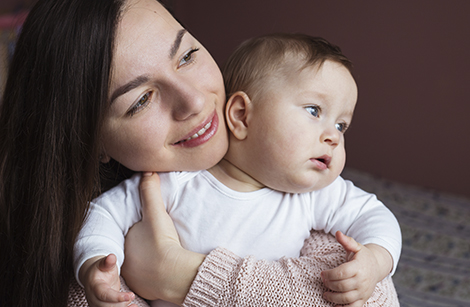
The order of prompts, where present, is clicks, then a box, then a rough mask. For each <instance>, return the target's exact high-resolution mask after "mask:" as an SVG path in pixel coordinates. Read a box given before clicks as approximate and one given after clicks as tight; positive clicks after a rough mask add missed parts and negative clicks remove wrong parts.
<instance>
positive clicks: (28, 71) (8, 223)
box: [0, 0, 124, 307]
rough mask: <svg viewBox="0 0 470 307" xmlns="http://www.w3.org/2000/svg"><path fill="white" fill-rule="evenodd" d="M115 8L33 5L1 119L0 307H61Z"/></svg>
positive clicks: (87, 192) (93, 170)
mask: <svg viewBox="0 0 470 307" xmlns="http://www.w3.org/2000/svg"><path fill="white" fill-rule="evenodd" d="M123 2H124V0H40V1H39V2H38V3H37V4H36V6H35V7H34V8H33V10H32V11H31V12H30V14H29V16H28V18H27V20H26V22H25V24H24V26H23V29H22V33H21V35H20V37H19V40H18V42H17V45H16V50H15V53H14V56H13V59H12V62H11V65H10V69H9V75H8V81H7V84H6V87H5V92H4V95H3V98H2V100H1V109H0V306H28V307H32V306H54V307H55V306H66V304H67V293H68V286H69V283H70V281H71V278H73V274H72V258H73V244H74V241H75V238H76V236H77V233H78V231H79V230H80V227H81V225H82V222H83V220H84V217H85V214H86V212H87V205H88V201H89V200H91V199H92V198H93V197H94V196H95V195H96V194H97V193H98V192H99V188H98V187H99V186H100V183H99V158H98V157H99V153H100V139H99V136H100V126H101V122H102V119H103V116H104V114H105V112H106V109H107V105H108V92H109V82H110V72H111V63H112V54H113V49H114V37H115V32H116V28H117V26H116V25H117V22H118V21H119V18H120V14H121V11H122V9H123Z"/></svg>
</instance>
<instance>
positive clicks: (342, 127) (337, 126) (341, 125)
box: [335, 123, 348, 133]
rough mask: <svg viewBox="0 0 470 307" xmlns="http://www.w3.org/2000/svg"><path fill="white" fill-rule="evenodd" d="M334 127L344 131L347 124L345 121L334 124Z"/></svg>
mask: <svg viewBox="0 0 470 307" xmlns="http://www.w3.org/2000/svg"><path fill="white" fill-rule="evenodd" d="M335 127H336V129H338V131H339V132H341V133H345V132H346V130H348V124H346V123H337V124H335Z"/></svg>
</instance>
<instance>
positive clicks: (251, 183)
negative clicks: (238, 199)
mask: <svg viewBox="0 0 470 307" xmlns="http://www.w3.org/2000/svg"><path fill="white" fill-rule="evenodd" d="M207 171H208V172H209V173H211V174H212V176H214V177H215V178H216V179H217V180H219V181H220V182H221V183H222V184H224V185H225V186H227V187H228V188H230V189H232V190H234V191H238V192H253V191H257V190H259V189H262V188H264V187H265V186H264V185H263V184H261V183H260V182H258V181H257V180H255V179H254V178H253V177H251V176H250V175H248V174H247V173H245V172H244V171H242V170H241V169H240V168H238V167H237V166H235V165H234V164H232V163H231V162H230V161H228V160H226V159H222V160H221V161H220V162H219V163H217V164H216V165H215V166H213V167H211V168H210V169H208V170H207Z"/></svg>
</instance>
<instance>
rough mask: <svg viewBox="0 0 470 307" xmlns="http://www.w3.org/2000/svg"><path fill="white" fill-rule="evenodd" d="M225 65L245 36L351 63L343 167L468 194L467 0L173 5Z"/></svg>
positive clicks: (245, 0) (183, 0) (247, 0)
mask: <svg viewBox="0 0 470 307" xmlns="http://www.w3.org/2000/svg"><path fill="white" fill-rule="evenodd" d="M171 3H172V6H173V9H174V12H175V14H176V16H177V17H178V18H179V19H180V20H181V21H182V22H183V23H184V24H185V25H186V26H187V27H188V28H189V29H190V30H191V31H192V32H193V33H194V34H195V36H196V37H197V38H198V39H199V40H200V41H201V42H202V43H203V44H204V45H205V46H206V47H207V48H208V49H209V50H210V51H211V53H212V54H213V56H214V58H215V59H216V60H217V61H218V62H219V63H221V64H222V63H223V61H224V60H225V58H226V57H227V55H228V54H229V53H230V52H231V50H232V49H233V48H234V47H235V46H236V45H238V44H239V43H240V42H241V41H243V40H244V39H246V38H249V37H252V36H256V35H260V34H265V33H271V32H305V33H308V34H311V35H315V36H322V37H325V38H327V39H328V40H330V41H331V42H333V43H335V44H337V45H339V46H341V48H342V49H343V51H344V53H345V54H346V55H347V56H348V57H349V58H350V59H351V60H352V61H353V62H354V64H355V77H356V80H357V83H358V86H359V102H358V106H357V109H356V114H355V118H354V121H353V124H352V127H351V130H350V131H349V132H348V133H347V135H346V139H347V142H346V144H347V153H348V155H347V165H348V166H350V167H354V168H357V169H360V170H364V171H368V172H370V173H373V174H376V175H380V176H383V177H385V178H389V179H392V180H398V181H401V182H404V183H411V184H414V185H419V186H424V187H429V188H435V189H438V190H441V191H445V192H450V193H457V194H461V195H466V196H470V179H468V176H469V175H470V161H469V158H470V136H469V133H468V131H469V130H470V1H468V0H452V1H444V0H440V1H428V0H412V1H376V0H361V1H346V0H344V1H338V0H337V1H312V0H297V1H295V0H293V1H286V0H283V1H281V0H271V1H253V0H239V1H221V0H206V1H187V0H173V1H171Z"/></svg>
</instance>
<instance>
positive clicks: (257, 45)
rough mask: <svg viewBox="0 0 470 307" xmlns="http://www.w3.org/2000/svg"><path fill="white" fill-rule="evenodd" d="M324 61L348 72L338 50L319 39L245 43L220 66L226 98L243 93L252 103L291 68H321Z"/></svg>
mask: <svg viewBox="0 0 470 307" xmlns="http://www.w3.org/2000/svg"><path fill="white" fill-rule="evenodd" d="M326 60H330V61H334V62H337V63H339V64H341V65H343V66H344V67H346V68H347V69H348V70H349V72H351V71H352V63H351V61H350V60H349V59H348V58H347V57H346V56H345V55H343V53H342V52H341V49H340V48H339V47H338V46H335V45H333V44H331V43H329V42H328V41H327V40H325V39H323V38H321V37H313V36H309V35H306V34H288V33H277V34H269V35H264V36H260V37H255V38H252V39H249V40H247V41H245V42H243V43H242V44H241V45H240V46H239V47H238V48H237V49H236V50H235V51H234V52H233V53H232V55H231V56H230V57H229V58H228V60H227V62H226V64H225V66H224V69H223V76H224V82H225V91H226V95H227V98H228V97H230V96H231V95H232V94H234V93H235V92H237V91H244V92H245V93H247V94H248V95H249V96H250V97H251V98H252V99H256V98H255V96H256V95H258V94H260V93H262V91H263V90H264V89H265V88H266V82H269V81H270V80H273V79H272V78H283V77H284V78H285V77H286V76H287V74H288V73H292V67H295V69H298V71H301V70H302V69H304V68H306V67H312V66H318V67H321V65H322V64H323V63H324V62H325V61H326ZM292 63H294V64H295V65H293V66H292V65H291V64H292ZM287 64H289V65H287ZM286 69H288V71H287V70H286Z"/></svg>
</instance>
